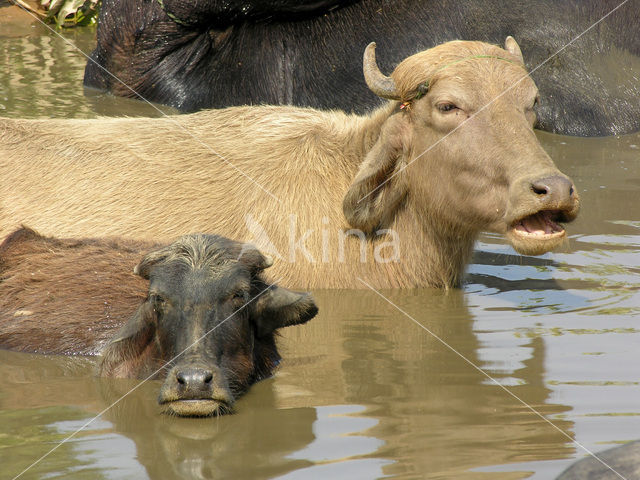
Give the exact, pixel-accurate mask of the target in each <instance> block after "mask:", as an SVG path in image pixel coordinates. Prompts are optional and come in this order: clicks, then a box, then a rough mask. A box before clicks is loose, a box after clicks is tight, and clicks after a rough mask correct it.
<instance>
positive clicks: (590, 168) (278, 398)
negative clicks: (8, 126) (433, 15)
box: [0, 1, 640, 480]
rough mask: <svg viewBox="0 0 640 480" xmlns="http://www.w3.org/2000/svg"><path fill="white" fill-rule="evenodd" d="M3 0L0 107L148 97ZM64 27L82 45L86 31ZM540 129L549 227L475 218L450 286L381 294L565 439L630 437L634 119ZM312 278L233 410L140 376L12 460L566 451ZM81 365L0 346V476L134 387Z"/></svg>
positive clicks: (373, 473) (456, 466)
mask: <svg viewBox="0 0 640 480" xmlns="http://www.w3.org/2000/svg"><path fill="white" fill-rule="evenodd" d="M3 5H4V4H3V3H1V1H0V115H7V116H12V117H47V116H56V117H66V116H74V117H91V116H95V115H97V114H129V115H133V114H159V113H158V112H157V111H156V110H154V109H153V108H151V107H149V106H144V105H141V104H139V103H137V102H134V101H131V100H124V99H114V98H111V97H108V96H105V95H91V96H84V95H83V92H82V87H81V85H82V72H83V69H84V63H85V60H84V57H82V56H81V55H79V54H77V53H75V52H74V50H73V49H72V48H71V47H70V46H69V44H67V43H65V42H64V41H62V40H61V39H60V38H59V37H58V36H56V35H53V34H51V33H48V32H47V31H46V30H45V29H44V28H43V27H38V26H36V27H31V26H30V25H28V24H27V25H26V26H22V27H19V26H17V27H16V26H14V27H12V28H11V29H7V28H5V24H3V23H2V18H5V17H3V12H4V10H5V9H6V7H4V6H3ZM62 34H63V35H64V36H65V37H66V38H67V39H69V40H70V41H72V42H73V43H75V44H77V45H79V46H81V48H82V49H83V50H85V51H89V50H91V49H92V44H93V41H94V40H93V36H94V32H93V31H91V30H82V29H78V30H73V31H64V32H62ZM538 135H539V137H540V139H541V141H542V143H543V145H544V146H545V148H546V149H547V151H548V152H549V153H550V154H551V156H552V157H553V158H554V159H555V161H556V163H557V164H558V167H559V168H560V169H561V170H562V171H564V172H566V173H567V174H568V175H570V176H571V177H572V178H573V179H574V180H575V182H576V185H577V187H578V189H579V190H580V195H581V199H582V203H583V208H582V214H581V216H580V217H578V220H577V221H576V222H574V223H573V224H571V225H570V227H569V229H568V231H569V234H570V236H571V238H570V240H569V241H568V242H567V244H566V245H565V246H564V247H563V248H561V249H560V251H558V252H556V253H552V254H546V255H544V256H542V257H536V258H533V257H522V256H520V255H517V254H516V253H515V252H514V251H513V250H512V249H511V248H510V247H508V246H505V245H504V243H503V241H502V240H501V239H500V238H499V237H498V236H496V235H491V234H486V235H484V236H483V237H482V239H481V241H479V242H478V244H477V246H476V247H477V251H476V254H475V256H474V261H473V264H472V265H471V266H470V268H469V274H468V276H467V283H466V285H465V287H464V288H463V289H462V290H461V291H451V292H448V293H446V292H438V291H432V290H409V291H392V292H383V293H384V294H385V295H387V296H388V297H389V299H390V300H391V301H392V302H394V303H396V304H397V305H398V306H400V307H401V308H402V309H403V310H405V311H406V312H407V313H409V314H410V315H411V316H412V317H413V318H415V319H416V320H418V321H419V322H421V323H422V324H423V325H424V326H425V327H427V328H428V329H430V330H431V331H432V332H434V333H435V334H436V335H438V337H440V338H441V339H442V340H444V341H445V342H447V343H448V344H449V345H450V346H451V347H452V348H453V349H455V350H456V351H457V352H458V353H459V354H460V355H462V356H464V357H465V358H466V359H467V360H469V361H470V362H472V363H473V364H474V365H477V366H479V367H481V368H482V369H484V370H485V371H486V372H487V373H488V374H490V375H491V376H492V378H493V379H494V380H495V381H496V382H498V383H499V384H500V385H502V386H505V387H507V388H509V389H510V391H511V392H512V393H514V394H515V395H517V396H518V397H519V398H520V399H522V400H523V401H524V402H526V403H527V404H529V405H530V406H531V407H533V408H534V409H536V410H537V411H538V412H540V413H541V414H542V415H544V417H545V418H546V419H548V420H550V421H551V422H553V424H554V425H555V426H556V427H557V428H558V429H561V430H562V431H563V432H565V433H566V434H567V435H568V436H569V437H571V438H575V439H576V440H578V441H579V442H580V443H582V444H583V445H585V446H586V447H587V448H589V449H592V450H595V451H597V450H603V449H604V448H606V447H607V446H611V445H615V444H617V443H619V442H624V441H628V440H631V439H635V438H638V437H639V436H640V435H639V434H638V432H640V377H639V375H638V368H637V365H639V364H640V349H638V348H637V345H638V343H639V341H640V338H639V336H638V334H639V331H640V324H639V319H640V315H639V309H640V279H639V276H638V273H639V272H640V255H639V253H638V249H639V247H640V209H638V201H637V196H638V191H640V135H631V136H627V137H621V138H597V139H576V138H567V137H560V136H554V135H550V134H545V133H538ZM88 141H90V139H88ZM315 295H316V298H317V301H318V304H319V305H320V315H319V316H318V317H317V318H315V319H313V320H312V321H311V322H310V323H309V324H308V325H306V326H304V327H301V328H299V329H290V331H289V330H285V331H284V332H283V337H282V339H281V346H282V347H281V352H282V354H283V358H284V360H283V363H282V366H281V368H280V370H279V371H278V373H277V375H276V376H275V377H274V378H272V379H269V380H266V381H263V382H260V383H259V384H257V385H255V386H254V387H253V389H252V390H251V391H250V392H249V394H248V395H247V396H246V397H244V398H242V399H240V401H239V402H238V405H237V406H238V413H237V414H236V415H233V416H228V417H222V418H219V419H184V418H172V417H166V416H161V415H159V414H158V411H157V405H156V396H157V392H158V384H157V383H155V382H150V383H147V384H144V385H143V386H142V387H140V388H138V389H137V390H135V391H134V392H133V393H132V394H131V395H129V396H127V397H126V398H125V400H123V401H122V402H120V403H118V404H117V406H116V407H115V408H113V409H111V410H109V411H108V412H107V413H106V414H105V415H104V416H103V417H102V418H101V419H99V420H97V421H96V422H93V423H92V424H91V425H90V426H89V427H88V428H87V429H86V430H84V431H82V432H80V433H78V434H77V435H76V436H75V437H74V438H73V440H72V441H69V442H68V443H65V444H64V445H62V446H61V447H59V448H58V449H57V450H56V451H55V452H54V453H53V454H51V455H50V456H49V457H47V458H46V459H44V460H43V461H42V462H41V463H39V464H37V465H36V466H35V467H34V468H33V469H31V470H29V472H27V473H26V474H25V475H24V476H23V477H21V478H29V479H31V478H33V479H35V478H38V479H40V478H56V477H59V478H61V477H64V478H74V479H85V478H86V479H94V478H110V479H120V478H144V477H148V478H153V479H156V478H163V479H165V478H166V479H173V478H176V479H178V478H180V479H182V478H194V479H200V478H233V479H238V478H240V479H241V478H251V479H254V478H257V479H260V478H265V479H266V478H278V477H280V478H287V479H291V478H296V479H300V478H302V479H307V478H332V477H335V478H349V479H352V478H367V479H368V478H377V477H383V476H392V477H398V478H442V479H451V478H492V479H494V478H497V479H500V478H505V479H515V478H529V479H537V480H542V479H550V478H554V477H555V476H556V475H558V474H559V473H560V472H561V471H562V470H563V469H564V468H565V467H566V466H567V465H568V464H569V463H570V462H572V461H573V459H575V458H579V457H581V456H583V455H584V452H582V451H581V450H579V449H578V448H577V447H576V445H575V444H573V443H572V442H571V441H570V440H569V438H568V437H567V436H565V435H564V434H563V433H561V432H560V431H559V430H558V429H556V428H554V427H553V426H551V425H550V424H549V423H547V422H545V421H544V420H543V419H541V418H540V417H538V416H536V415H534V414H533V413H532V412H531V411H530V410H529V409H528V408H527V407H526V406H524V405H523V404H522V403H520V402H519V401H518V400H516V399H515V398H514V397H512V396H510V395H509V394H508V393H506V392H505V391H504V390H503V389H502V388H500V386H497V385H496V384H495V383H493V382H492V381H490V380H488V379H487V377H485V376H483V375H482V374H481V373H480V372H478V371H477V370H476V369H474V368H473V367H472V366H471V365H470V364H469V363H467V362H466V361H465V360H463V359H462V358H461V357H460V356H459V355H458V354H456V353H455V352H453V351H452V350H451V349H450V348H448V347H446V346H445V345H444V344H443V343H441V342H440V341H438V340H437V339H435V338H434V337H433V336H431V335H430V334H429V333H427V332H426V331H424V330H422V329H421V328H420V327H418V326H417V325H415V324H414V323H413V322H412V321H411V320H410V319H408V318H407V317H406V316H404V315H403V314H402V313H401V312H399V311H398V310H397V309H395V308H394V307H393V306H392V305H390V304H389V303H387V302H386V301H385V300H383V299H382V298H380V297H379V296H378V295H376V294H375V293H374V292H371V291H349V292H348V291H318V292H315ZM93 369H94V362H93V360H90V359H83V358H62V357H42V356H36V355H25V354H16V353H11V352H2V351H0V374H1V375H2V378H3V380H4V381H3V382H1V383H0V425H1V426H2V428H0V464H1V465H2V468H1V473H2V477H3V478H4V476H5V475H8V478H12V477H13V476H15V475H17V474H18V473H20V472H21V471H22V470H23V469H24V468H26V467H27V466H28V465H30V464H31V463H32V462H34V461H35V460H36V459H38V458H39V457H40V456H41V455H43V454H45V453H46V452H47V451H49V450H50V449H51V448H52V447H53V446H55V445H56V444H57V442H60V441H61V440H63V439H64V438H65V437H66V436H68V434H69V432H72V431H73V430H74V429H76V428H77V427H79V426H81V425H83V424H84V423H85V422H87V421H88V420H89V419H91V418H93V416H94V415H95V414H96V413H98V412H100V411H101V410H102V409H104V408H105V407H107V406H108V405H109V404H110V403H111V402H113V401H114V400H115V399H117V398H118V397H119V396H121V395H122V394H124V393H126V392H127V391H128V390H129V389H130V388H132V387H134V386H135V382H132V381H126V380H121V381H118V380H99V379H95V378H93V376H92V374H93Z"/></svg>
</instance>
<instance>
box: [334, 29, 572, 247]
mask: <svg viewBox="0 0 640 480" xmlns="http://www.w3.org/2000/svg"><path fill="white" fill-rule="evenodd" d="M364 73H365V79H366V81H367V84H368V85H369V87H370V89H371V90H372V91H373V92H374V93H376V94H377V95H379V96H381V97H383V98H388V99H390V100H394V101H396V102H399V104H400V106H401V107H403V108H402V109H399V110H398V109H397V110H396V111H395V112H394V113H393V114H392V115H391V116H390V117H389V118H388V119H387V120H386V121H385V123H384V124H383V126H382V131H381V134H380V137H379V139H378V141H377V143H376V145H374V147H373V148H372V149H371V150H370V152H369V154H368V155H367V158H366V159H365V161H364V163H363V165H362V166H361V168H360V172H359V173H358V176H357V177H356V179H355V181H354V182H353V184H352V186H351V188H350V190H349V191H348V193H347V195H346V196H345V201H344V204H343V206H344V212H345V215H346V217H347V219H348V220H349V223H350V224H351V225H353V226H355V227H357V228H361V229H363V230H365V231H369V230H371V228H372V227H375V226H377V225H380V224H384V223H385V220H386V219H388V218H391V217H392V214H390V211H392V210H394V209H399V208H401V207H402V206H403V205H409V206H410V207H412V208H413V209H414V210H415V211H416V212H417V218H418V219H419V220H418V221H420V222H424V223H425V224H426V225H425V230H426V231H430V232H433V231H442V232H447V233H448V235H449V237H450V238H451V239H460V238H462V237H464V236H467V237H469V238H474V235H475V234H477V232H478V231H483V230H489V231H495V232H498V233H502V234H504V235H505V237H506V238H507V239H508V240H509V242H510V243H511V245H512V246H513V247H514V248H515V249H516V250H517V251H518V252H520V253H523V254H528V255H538V254H541V253H544V252H547V251H549V250H551V249H553V248H555V247H557V246H558V245H559V244H561V243H562V242H563V241H564V239H565V230H564V228H563V227H562V226H561V225H560V223H562V222H570V221H571V220H573V219H574V218H575V217H576V215H577V213H578V209H579V198H578V194H577V192H576V189H575V187H574V185H573V182H572V181H571V179H570V178H568V177H567V176H566V175H564V174H563V173H562V172H560V171H559V170H558V168H557V167H556V166H555V165H554V163H553V161H552V160H551V158H550V157H549V155H547V153H546V152H545V151H544V150H543V148H542V146H541V145H540V143H539V142H538V140H537V138H536V135H535V133H534V131H533V126H534V124H535V121H536V115H535V110H534V107H535V105H536V103H537V100H538V89H537V88H536V86H535V84H534V83H533V81H532V80H531V78H530V77H529V75H528V73H527V71H526V69H525V68H524V64H523V59H522V54H521V52H520V48H519V46H518V44H517V43H516V41H515V40H514V39H513V38H511V37H508V38H507V40H506V42H505V48H504V49H502V48H500V47H497V46H495V45H489V44H487V43H482V42H467V41H454V42H448V43H445V44H442V45H439V46H437V47H435V48H432V49H430V50H426V51H423V52H420V53H417V54H415V55H413V56H411V57H409V58H407V59H405V60H403V61H402V62H401V63H400V64H399V65H398V66H397V67H396V69H395V70H394V72H393V73H392V74H391V76H385V75H383V74H382V73H381V72H380V70H379V69H378V67H377V64H376V59H375V44H371V45H369V47H367V49H366V52H365V56H364Z"/></svg>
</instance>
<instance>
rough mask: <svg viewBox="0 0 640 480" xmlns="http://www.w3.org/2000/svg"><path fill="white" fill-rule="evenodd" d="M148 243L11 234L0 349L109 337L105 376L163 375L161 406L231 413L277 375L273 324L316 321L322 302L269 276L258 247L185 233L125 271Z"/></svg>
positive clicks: (2, 276) (76, 349)
mask: <svg viewBox="0 0 640 480" xmlns="http://www.w3.org/2000/svg"><path fill="white" fill-rule="evenodd" d="M148 248H149V245H148V244H145V243H136V242H133V241H125V240H120V239H111V240H99V239H98V240H58V239H54V238H45V237H42V236H40V235H38V234H37V233H35V232H34V231H32V230H30V229H26V228H22V229H21V230H18V231H16V232H14V233H13V234H12V235H10V236H9V237H8V238H7V239H6V240H5V241H4V242H2V244H0V347H3V348H10V349H13V350H22V351H37V352H41V353H67V354H78V353H80V354H86V353H93V352H95V350H96V346H97V345H99V344H100V343H101V342H102V340H103V339H105V338H110V340H109V341H108V343H107V345H106V347H104V348H103V349H102V352H101V353H102V360H101V363H100V366H99V373H100V375H101V376H104V377H128V378H149V377H154V378H159V379H163V380H164V383H163V385H162V388H161V390H160V396H159V403H160V404H161V406H162V409H163V410H164V411H165V412H166V413H171V414H176V415H181V416H210V415H218V414H222V413H226V412H228V411H230V410H231V409H232V406H233V403H234V401H235V399H236V398H237V397H238V396H239V395H241V394H242V393H244V392H245V391H246V390H247V389H248V388H249V387H250V386H251V385H252V384H253V383H255V382H256V381H258V380H260V379H262V378H265V377H267V376H270V375H271V374H272V373H273V370H274V369H275V367H276V366H277V364H278V362H279V361H280V356H279V354H278V350H277V348H276V343H275V334H276V331H277V330H278V329H280V328H283V327H287V326H289V325H296V324H299V323H304V322H306V321H308V320H309V319H311V318H313V317H314V316H315V315H316V313H317V311H318V309H317V307H316V304H315V302H314V301H313V298H312V297H311V295H310V294H308V293H297V292H293V291H290V290H287V289H285V288H282V287H278V286H277V285H273V284H270V283H269V282H268V281H267V280H265V278H264V277H263V270H264V269H265V268H267V267H268V266H270V264H271V260H270V259H269V258H268V257H265V256H263V255H262V254H261V253H260V252H259V251H258V250H256V249H255V247H251V246H249V245H246V244H243V243H240V242H235V241H233V240H229V239H226V238H224V237H220V236H217V235H200V234H199V235H187V236H184V237H182V238H180V239H179V240H177V241H176V242H174V243H172V244H171V245H169V246H166V247H161V248H157V247H156V248H155V249H153V250H152V251H151V252H150V253H147V254H146V255H145V256H144V257H143V259H142V261H141V262H140V263H139V264H138V266H137V267H136V268H135V273H137V275H133V274H132V273H131V268H130V267H127V268H126V270H125V269H124V268H123V266H122V264H123V260H126V259H129V258H131V257H132V256H137V255H138V253H137V252H138V251H139V250H140V249H145V250H146V249H148ZM138 258H139V257H138ZM141 277H142V278H141ZM142 279H146V280H148V287H147V285H145V283H146V282H144V280H142ZM126 310H128V316H129V319H128V321H126V323H124V325H122V324H123V322H124V319H123V317H122V315H123V313H124V311H126ZM134 311H135V313H133V312H134ZM118 326H121V328H120V329H119V330H118V329H117V327H118ZM116 330H117V332H116Z"/></svg>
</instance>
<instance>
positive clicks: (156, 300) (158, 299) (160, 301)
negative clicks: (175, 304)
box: [149, 293, 167, 313]
mask: <svg viewBox="0 0 640 480" xmlns="http://www.w3.org/2000/svg"><path fill="white" fill-rule="evenodd" d="M149 300H150V301H151V303H152V305H153V311H154V312H156V313H162V311H163V310H164V308H165V306H166V304H167V302H166V300H165V299H164V298H163V297H162V296H161V295H158V294H157V293H153V294H151V295H149Z"/></svg>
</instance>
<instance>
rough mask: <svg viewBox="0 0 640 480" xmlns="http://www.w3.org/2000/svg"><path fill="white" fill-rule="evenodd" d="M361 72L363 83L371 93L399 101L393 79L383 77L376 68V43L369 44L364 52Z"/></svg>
mask: <svg viewBox="0 0 640 480" xmlns="http://www.w3.org/2000/svg"><path fill="white" fill-rule="evenodd" d="M362 70H363V71H364V81H365V82H367V86H368V87H369V89H370V90H371V91H372V92H373V93H375V94H376V95H378V96H379V97H382V98H388V99H389V100H400V95H399V94H398V92H397V89H396V84H395V82H394V81H393V78H391V77H387V76H386V75H383V74H382V72H381V71H380V69H379V68H378V64H377V63H376V42H371V43H370V44H369V45H367V48H366V49H365V50H364V58H363V61H362Z"/></svg>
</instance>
